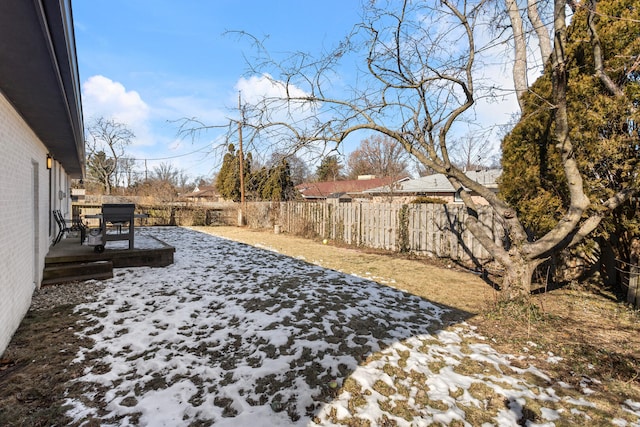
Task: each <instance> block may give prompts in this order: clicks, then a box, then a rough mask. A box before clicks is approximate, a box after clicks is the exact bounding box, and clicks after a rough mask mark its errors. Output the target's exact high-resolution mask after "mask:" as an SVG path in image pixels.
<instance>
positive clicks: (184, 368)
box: [68, 228, 640, 427]
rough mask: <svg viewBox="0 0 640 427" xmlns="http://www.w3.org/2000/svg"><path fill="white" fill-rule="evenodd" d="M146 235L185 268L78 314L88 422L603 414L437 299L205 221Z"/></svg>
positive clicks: (77, 408)
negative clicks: (88, 341) (241, 239)
mask: <svg viewBox="0 0 640 427" xmlns="http://www.w3.org/2000/svg"><path fill="white" fill-rule="evenodd" d="M141 233H148V234H150V235H153V236H156V237H158V238H159V239H161V240H163V241H165V242H167V243H168V244H170V245H173V246H174V247H175V248H176V253H175V263H174V264H173V265H171V266H169V267H166V268H155V269H154V268H131V269H120V270H116V272H115V277H114V278H113V279H111V280H109V281H106V282H104V283H105V284H106V287H105V289H104V290H103V291H102V293H101V295H100V296H99V298H98V300H97V301H96V302H94V303H88V304H84V305H81V306H79V307H78V308H77V310H80V311H81V312H83V313H85V317H86V318H87V323H86V328H85V329H84V331H83V332H82V334H84V335H86V336H88V337H90V338H92V339H93V340H95V345H94V346H93V347H92V348H85V349H82V350H81V351H80V352H79V354H78V355H77V358H76V360H75V363H86V362H87V361H90V362H91V363H86V366H87V368H86V369H85V372H84V375H83V376H82V377H80V378H78V379H77V380H76V384H74V387H80V388H81V389H82V390H83V394H82V396H83V397H82V398H80V399H77V398H76V399H74V398H70V399H69V400H68V404H69V405H70V409H69V411H68V414H69V415H70V416H72V417H73V418H74V419H75V420H76V421H77V422H78V423H80V424H82V422H83V421H87V420H91V419H94V420H95V419H98V420H100V423H101V425H149V426H162V425H166V426H182V425H184V426H188V425H210V424H215V425H216V426H218V425H219V426H251V427H258V426H308V425H311V426H313V425H340V424H345V425H346V424H348V425H353V426H366V425H371V426H374V425H399V426H421V425H429V424H430V423H433V422H439V423H442V424H445V425H473V426H475V425H507V426H508V425H514V426H515V425H518V422H522V421H526V420H529V421H527V422H528V424H527V425H545V426H546V425H549V426H550V425H555V424H554V422H558V420H560V424H562V425H566V424H574V423H575V424H585V423H588V422H589V419H590V416H589V412H590V411H592V410H595V408H594V405H593V403H591V402H590V401H589V398H588V395H587V394H586V393H582V391H581V390H575V389H571V388H568V387H566V386H564V384H556V383H554V381H553V380H552V379H551V378H549V377H547V376H546V375H545V374H544V373H543V372H540V371H539V370H537V369H536V368H535V367H534V366H532V365H530V364H529V363H528V362H527V360H523V359H521V358H515V357H513V356H510V355H506V354H499V353H498V352H496V351H495V350H493V349H492V347H491V346H490V345H489V343H488V342H487V340H486V339H485V338H484V337H481V336H479V335H478V334H476V333H475V332H474V331H473V329H472V328H471V327H469V326H468V325H466V324H465V323H463V322H462V323H460V324H458V325H452V326H450V325H443V324H442V322H441V317H442V315H443V313H444V312H445V311H446V308H443V307H439V306H436V305H434V304H432V303H430V302H429V301H425V300H423V299H420V298H418V297H415V296H413V295H410V294H407V293H404V292H401V291H399V290H396V289H393V288H390V287H386V286H383V285H380V284H377V283H375V282H372V281H368V280H366V279H363V278H359V277H354V276H350V275H346V274H343V273H340V272H336V271H333V270H327V269H323V268H321V267H318V266H315V265H311V264H308V263H306V262H304V261H302V260H298V259H294V258H289V257H284V256H282V255H280V254H278V253H275V252H273V251H269V250H265V249H258V248H254V247H251V246H247V245H243V244H240V243H236V242H233V241H229V240H225V239H221V238H218V237H215V236H211V235H207V234H204V233H199V232H196V231H192V230H187V229H183V228H153V229H141ZM627 406H628V409H627V412H628V413H629V414H630V417H631V419H635V420H636V422H638V421H637V420H638V417H639V416H640V404H638V403H637V402H633V401H629V402H628V403H627ZM616 421H617V422H618V424H619V425H632V424H626V423H627V421H625V420H622V419H620V420H614V422H616ZM88 422H89V421H87V423H88ZM94 422H95V421H94ZM520 425H522V424H520ZM635 425H638V424H635Z"/></svg>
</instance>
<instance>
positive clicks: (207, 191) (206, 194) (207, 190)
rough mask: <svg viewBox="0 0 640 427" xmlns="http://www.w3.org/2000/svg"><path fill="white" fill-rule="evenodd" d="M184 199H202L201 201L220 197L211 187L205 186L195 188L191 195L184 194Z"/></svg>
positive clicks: (214, 188)
mask: <svg viewBox="0 0 640 427" xmlns="http://www.w3.org/2000/svg"><path fill="white" fill-rule="evenodd" d="M185 197H192V198H203V199H215V198H218V197H220V193H218V191H217V190H216V187H214V186H213V185H207V186H202V187H199V188H198V187H196V188H195V190H193V192H192V193H188V194H185Z"/></svg>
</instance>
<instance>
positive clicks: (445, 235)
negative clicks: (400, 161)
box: [247, 202, 505, 262]
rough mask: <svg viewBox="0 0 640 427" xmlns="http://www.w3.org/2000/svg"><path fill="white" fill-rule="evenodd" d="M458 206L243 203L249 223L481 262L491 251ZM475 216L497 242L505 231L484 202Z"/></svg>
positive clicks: (501, 243) (297, 233)
mask: <svg viewBox="0 0 640 427" xmlns="http://www.w3.org/2000/svg"><path fill="white" fill-rule="evenodd" d="M466 219H467V211H466V208H465V207H464V206H457V205H438V204H409V205H400V204H393V203H370V202H355V203H335V204H334V203H324V202H322V203H309V202H282V203H249V204H248V205H247V222H248V225H249V226H250V227H252V228H266V227H273V226H274V225H278V226H279V228H280V229H281V230H282V231H284V232H288V233H291V234H296V235H302V236H308V237H311V236H318V237H321V238H327V239H332V240H335V241H339V242H344V243H347V244H349V245H354V246H361V247H369V248H376V249H385V250H389V251H399V252H413V253H417V254H423V255H434V256H437V257H441V258H451V259H454V260H458V261H462V262H468V261H471V260H473V259H476V260H479V261H487V260H490V259H491V255H490V254H489V252H487V250H486V249H485V248H484V247H483V246H482V245H481V244H480V243H479V242H478V241H477V240H476V239H475V237H474V236H473V235H472V234H471V232H470V231H469V230H467V228H466V227H465V225H464V222H465V220H466ZM479 219H480V221H481V222H482V224H483V225H484V226H485V227H486V228H487V231H488V233H489V234H490V235H491V236H492V237H493V239H494V241H495V242H496V243H498V244H499V245H504V244H505V230H504V227H503V225H502V224H501V223H500V222H499V221H498V218H497V217H496V216H495V215H494V214H493V212H492V211H491V209H490V208H489V207H486V208H485V207H483V208H481V209H480V216H479Z"/></svg>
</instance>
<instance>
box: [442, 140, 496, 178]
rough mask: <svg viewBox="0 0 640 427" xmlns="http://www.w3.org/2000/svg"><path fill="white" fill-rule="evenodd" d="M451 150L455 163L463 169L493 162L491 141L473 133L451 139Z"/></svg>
mask: <svg viewBox="0 0 640 427" xmlns="http://www.w3.org/2000/svg"><path fill="white" fill-rule="evenodd" d="M451 152H452V155H451V157H452V158H453V162H454V163H455V165H456V166H457V167H459V168H462V169H464V170H472V169H477V168H481V167H484V166H487V167H490V166H491V165H492V162H493V154H492V152H491V141H490V140H489V139H486V138H482V137H477V136H475V135H473V134H467V135H465V136H463V137H462V138H456V139H452V143H451Z"/></svg>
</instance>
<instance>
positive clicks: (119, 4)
mask: <svg viewBox="0 0 640 427" xmlns="http://www.w3.org/2000/svg"><path fill="white" fill-rule="evenodd" d="M72 6H73V17H74V23H75V38H76V49H77V55H78V66H79V71H80V79H81V85H82V97H83V110H84V116H85V123H90V121H91V118H92V117H101V116H104V117H113V118H115V119H116V120H117V121H119V122H123V123H125V124H127V126H129V128H131V129H132V130H133V131H134V133H135V134H136V139H135V142H134V144H132V145H131V146H129V147H128V148H127V152H128V153H129V155H131V156H132V157H134V158H138V159H145V158H146V159H161V158H162V159H165V160H157V161H153V160H149V161H148V167H149V168H151V167H153V166H154V165H157V164H158V163H159V162H161V161H164V162H171V163H173V164H174V166H176V167H177V168H180V169H184V170H185V171H187V172H188V173H190V174H191V175H193V176H196V175H211V173H212V172H213V171H215V170H216V169H217V168H218V167H219V162H220V159H219V158H218V156H216V155H214V154H212V153H210V149H209V147H210V146H211V144H210V143H211V141H212V139H213V138H214V137H215V134H214V133H209V134H207V135H200V137H199V138H196V139H193V140H192V139H191V138H180V137H179V136H178V134H177V132H178V124H177V123H172V121H175V120H179V119H180V118H183V117H197V118H198V119H199V120H202V121H204V122H205V123H210V124H220V123H224V122H225V117H229V116H232V115H233V111H232V110H233V108H234V107H235V106H236V105H237V96H238V82H239V80H240V79H241V78H242V77H243V76H245V72H246V70H247V64H246V61H245V56H249V55H251V54H252V52H253V50H252V48H251V46H250V44H249V43H248V41H247V40H243V39H240V38H238V37H237V36H234V35H232V34H225V32H227V31H233V30H243V31H246V32H248V33H251V34H252V35H255V36H257V37H259V38H263V37H267V39H266V43H267V46H268V47H269V49H270V51H273V52H288V51H295V50H305V51H310V52H318V51H320V50H322V49H329V48H331V47H333V46H334V45H335V44H336V43H337V42H338V41H339V40H340V39H341V38H342V37H343V36H344V35H345V34H347V33H348V31H349V30H350V29H351V28H352V26H353V25H354V24H355V23H357V22H358V20H359V16H360V3H359V1H356V0H353V1H351V0H348V1H344V0H343V1H336V0H323V1H322V2H317V1H301V0H280V1H264V0H262V1H253V0H251V1H247V0H243V1H238V0H180V1H179V2H176V1H175V0H74V1H73V3H72ZM338 11H339V12H338ZM245 83H246V82H245ZM196 150H200V151H198V152H196V153H194V154H191V155H185V154H186V153H191V152H193V151H196ZM176 156H182V157H176ZM168 157H174V158H173V159H166V158H168ZM143 164H144V162H141V167H142V166H143Z"/></svg>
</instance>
